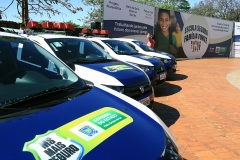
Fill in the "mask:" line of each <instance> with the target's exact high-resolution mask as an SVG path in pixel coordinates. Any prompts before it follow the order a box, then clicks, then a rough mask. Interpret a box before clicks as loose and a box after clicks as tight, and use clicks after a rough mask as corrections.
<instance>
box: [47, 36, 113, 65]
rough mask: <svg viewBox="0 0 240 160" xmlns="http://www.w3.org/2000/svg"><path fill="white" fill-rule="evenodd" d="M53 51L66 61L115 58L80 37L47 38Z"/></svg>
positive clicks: (83, 61)
mask: <svg viewBox="0 0 240 160" xmlns="http://www.w3.org/2000/svg"><path fill="white" fill-rule="evenodd" d="M45 41H46V42H47V43H48V45H49V46H50V47H51V49H52V50H53V52H54V53H55V54H56V55H57V56H58V57H59V58H60V59H61V60H63V61H64V62H66V61H72V62H73V63H74V62H76V63H81V62H82V63H85V62H90V63H94V62H99V61H109V60H113V59H112V57H111V56H110V55H108V54H107V53H106V52H105V51H104V50H103V49H102V48H101V47H99V46H98V45H96V44H95V43H93V42H91V41H88V40H85V39H80V38H53V39H46V40H45Z"/></svg>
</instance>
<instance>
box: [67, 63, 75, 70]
mask: <svg viewBox="0 0 240 160" xmlns="http://www.w3.org/2000/svg"><path fill="white" fill-rule="evenodd" d="M65 63H66V64H67V65H68V67H70V68H71V69H72V70H73V71H75V69H76V68H75V64H74V63H72V62H65Z"/></svg>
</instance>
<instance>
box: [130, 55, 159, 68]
mask: <svg viewBox="0 0 240 160" xmlns="http://www.w3.org/2000/svg"><path fill="white" fill-rule="evenodd" d="M133 57H136V58H139V59H143V60H146V61H148V62H150V63H151V64H153V65H154V67H156V68H159V67H164V64H163V62H162V61H161V60H159V59H157V58H154V57H152V56H148V55H144V54H137V55H133Z"/></svg>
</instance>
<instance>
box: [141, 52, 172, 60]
mask: <svg viewBox="0 0 240 160" xmlns="http://www.w3.org/2000/svg"><path fill="white" fill-rule="evenodd" d="M141 54H144V55H148V56H153V57H159V58H164V59H171V58H170V57H169V56H168V55H166V54H165V55H164V54H159V53H157V52H145V51H144V52H141Z"/></svg>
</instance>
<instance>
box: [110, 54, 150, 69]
mask: <svg viewBox="0 0 240 160" xmlns="http://www.w3.org/2000/svg"><path fill="white" fill-rule="evenodd" d="M114 58H116V59H118V60H121V61H125V62H129V63H135V64H140V65H145V66H153V64H152V63H151V62H149V61H147V60H146V59H144V58H139V56H138V55H117V56H115V57H114Z"/></svg>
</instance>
